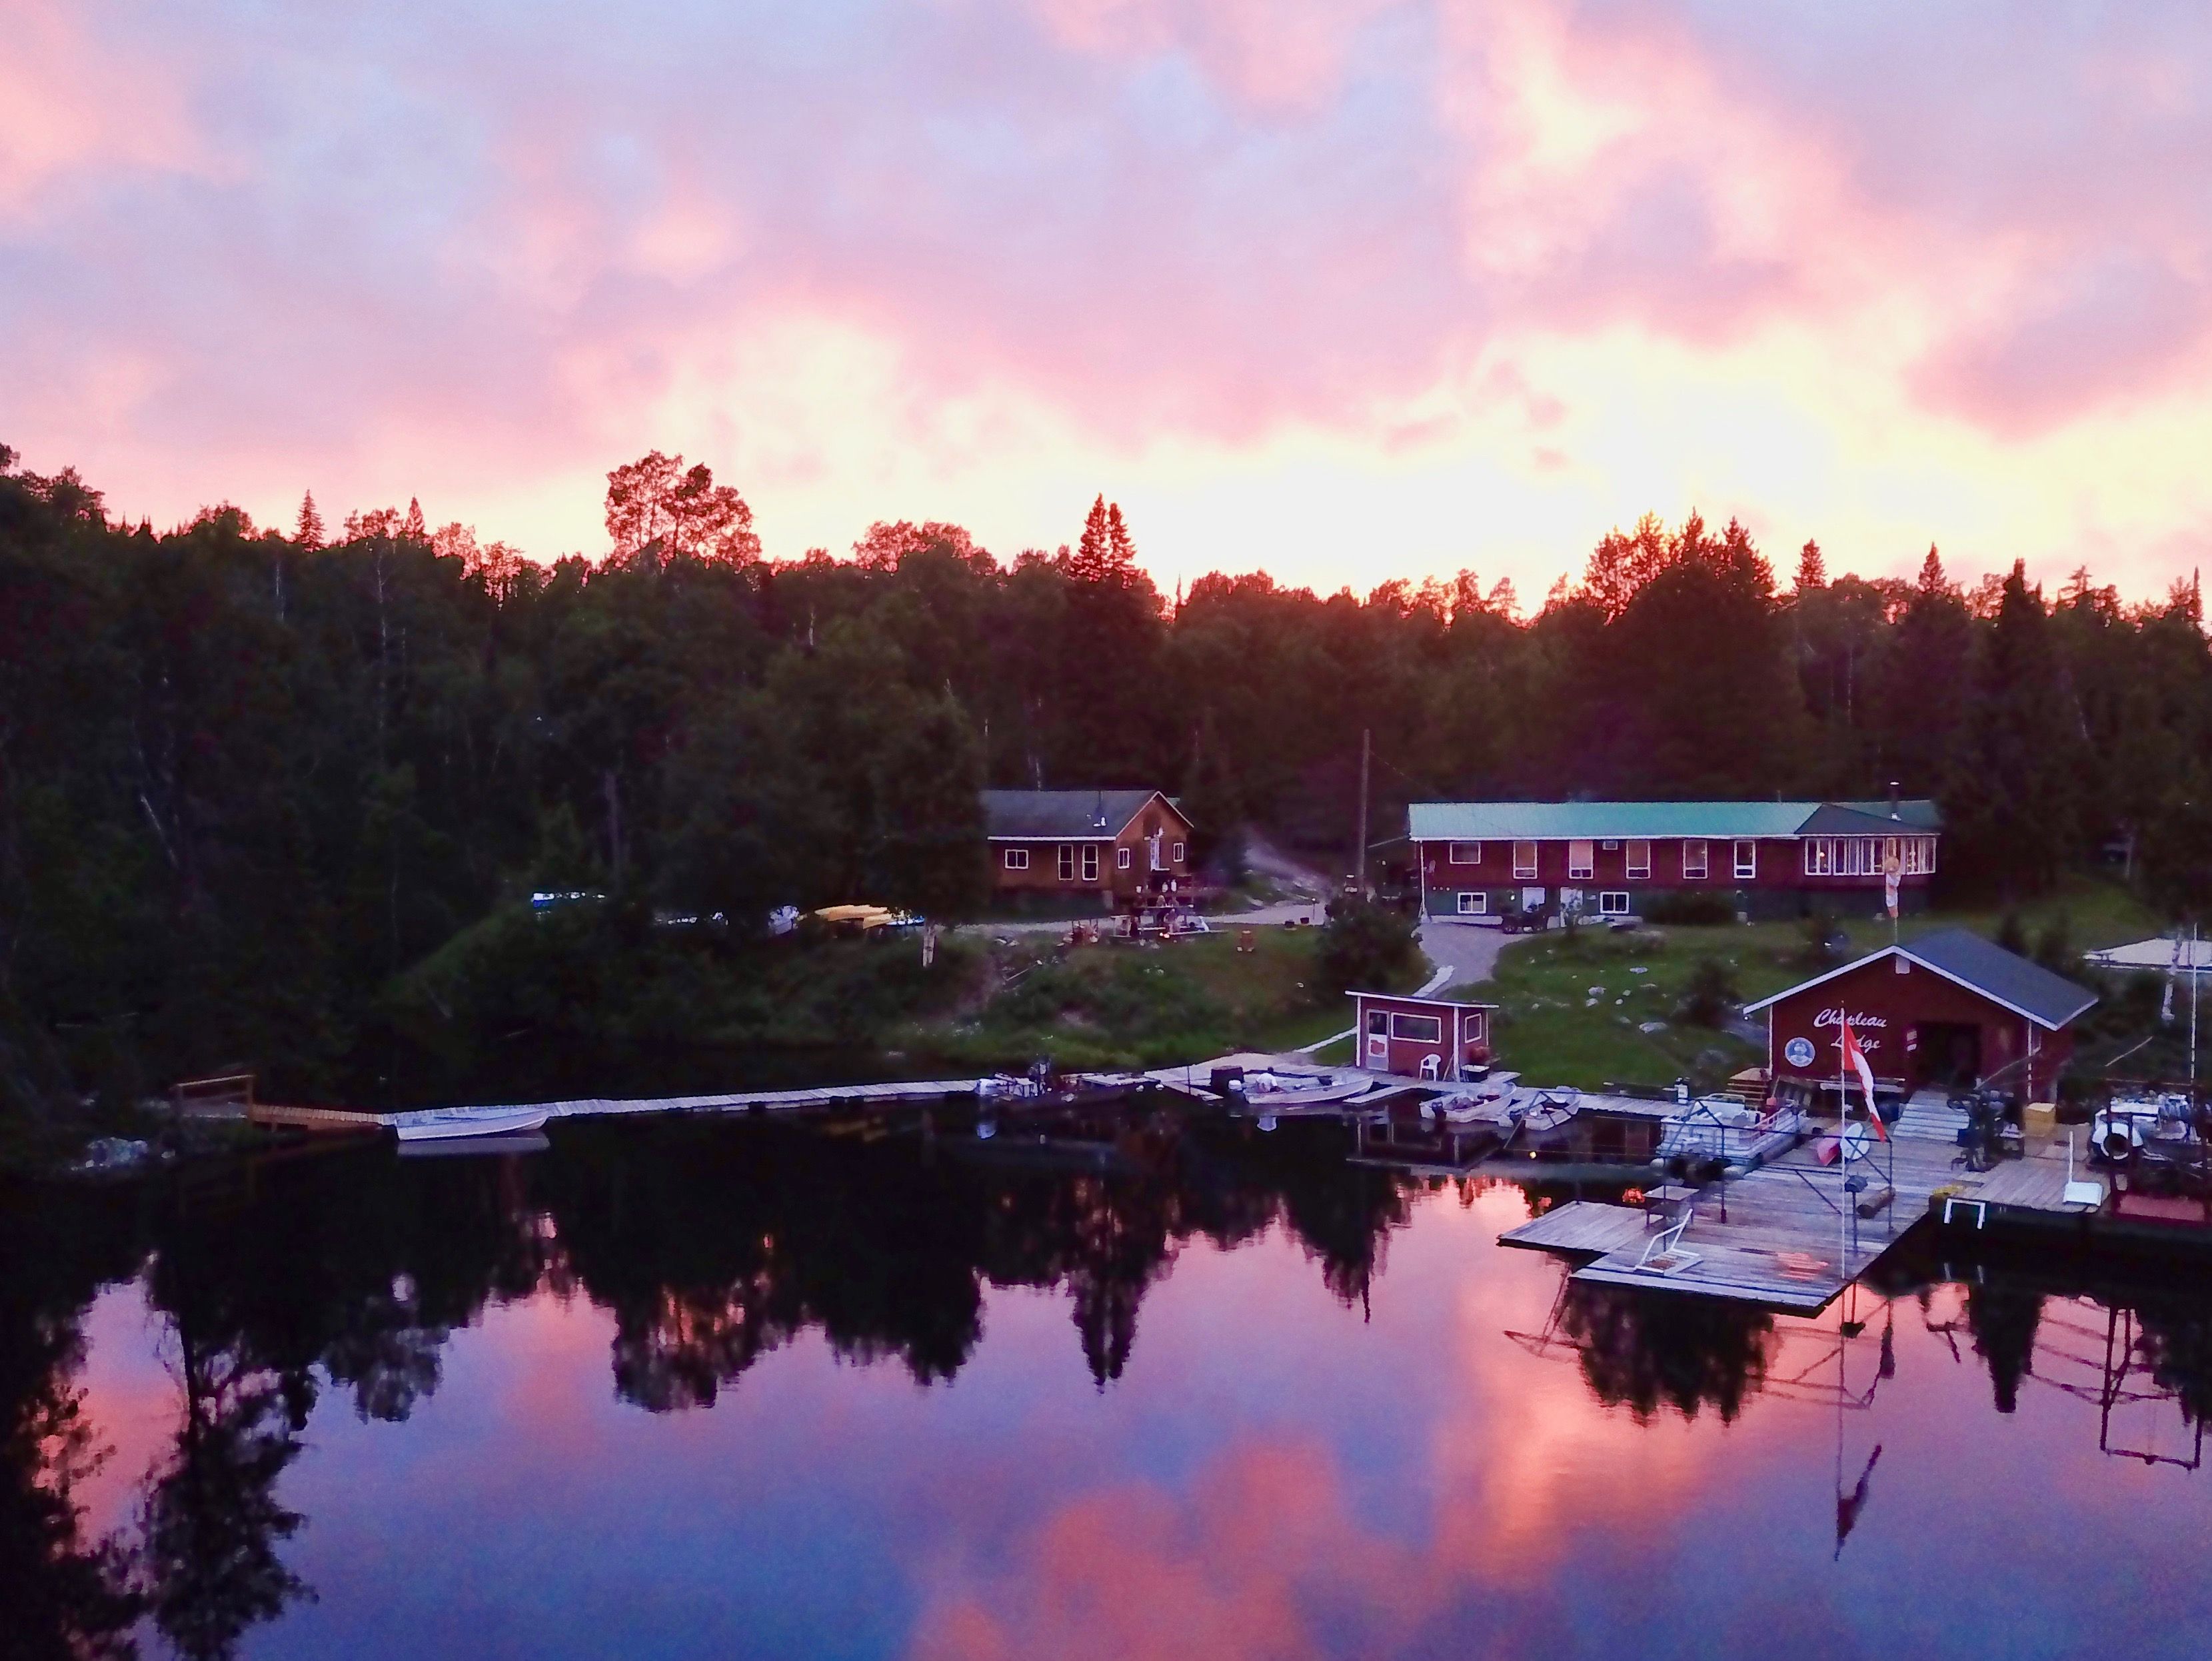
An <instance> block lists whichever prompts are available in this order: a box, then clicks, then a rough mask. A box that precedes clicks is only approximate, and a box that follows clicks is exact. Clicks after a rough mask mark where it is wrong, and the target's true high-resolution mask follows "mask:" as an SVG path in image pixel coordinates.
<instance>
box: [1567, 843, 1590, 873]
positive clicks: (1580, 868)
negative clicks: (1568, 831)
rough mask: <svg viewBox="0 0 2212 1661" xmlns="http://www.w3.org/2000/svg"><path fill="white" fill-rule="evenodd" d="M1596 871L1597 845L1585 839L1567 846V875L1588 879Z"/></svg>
mask: <svg viewBox="0 0 2212 1661" xmlns="http://www.w3.org/2000/svg"><path fill="white" fill-rule="evenodd" d="M1596 869H1597V844H1596V843H1593V842H1591V841H1590V840H1589V838H1587V837H1583V838H1581V839H1578V840H1577V841H1574V842H1570V843H1568V844H1567V874H1568V875H1569V876H1570V877H1588V876H1589V875H1591V874H1592V873H1595V871H1596Z"/></svg>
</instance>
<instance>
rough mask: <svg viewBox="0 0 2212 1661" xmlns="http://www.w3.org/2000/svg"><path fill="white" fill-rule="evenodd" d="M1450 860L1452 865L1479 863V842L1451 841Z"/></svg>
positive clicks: (1480, 851) (1480, 860)
mask: <svg viewBox="0 0 2212 1661" xmlns="http://www.w3.org/2000/svg"><path fill="white" fill-rule="evenodd" d="M1451 862H1452V863H1453V864H1454V865H1480V864H1481V863H1482V844H1481V843H1479V842H1455V843H1452V845H1451Z"/></svg>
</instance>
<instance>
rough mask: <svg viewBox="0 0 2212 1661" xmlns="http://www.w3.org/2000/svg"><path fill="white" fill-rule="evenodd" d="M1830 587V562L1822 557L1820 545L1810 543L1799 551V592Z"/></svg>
mask: <svg viewBox="0 0 2212 1661" xmlns="http://www.w3.org/2000/svg"><path fill="white" fill-rule="evenodd" d="M1827 586H1828V562H1827V561H1826V559H1825V558H1824V557H1822V556H1821V553H1820V544H1819V543H1817V542H1813V541H1809V540H1808V542H1807V543H1806V544H1805V545H1804V546H1803V547H1802V548H1800V549H1799V550H1798V551H1797V592H1798V593H1801V594H1802V593H1804V592H1805V591H1806V590H1807V589H1808V588H1825V587H1827Z"/></svg>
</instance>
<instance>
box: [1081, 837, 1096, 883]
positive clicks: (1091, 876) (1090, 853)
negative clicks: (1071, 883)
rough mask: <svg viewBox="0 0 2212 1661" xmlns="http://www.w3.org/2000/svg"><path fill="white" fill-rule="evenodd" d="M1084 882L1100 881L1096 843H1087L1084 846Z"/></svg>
mask: <svg viewBox="0 0 2212 1661" xmlns="http://www.w3.org/2000/svg"><path fill="white" fill-rule="evenodd" d="M1083 880H1084V881H1085V882H1097V880H1098V844H1097V843H1095V842H1092V843H1085V844H1084V845H1083Z"/></svg>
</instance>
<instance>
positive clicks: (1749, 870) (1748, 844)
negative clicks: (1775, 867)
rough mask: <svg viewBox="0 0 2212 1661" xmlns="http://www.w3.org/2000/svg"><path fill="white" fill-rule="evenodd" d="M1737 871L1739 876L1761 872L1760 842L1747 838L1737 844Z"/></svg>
mask: <svg viewBox="0 0 2212 1661" xmlns="http://www.w3.org/2000/svg"><path fill="white" fill-rule="evenodd" d="M1735 873H1736V875H1738V876H1739V877H1755V876H1757V875H1758V874H1759V844H1758V843H1755V842H1752V841H1749V840H1745V841H1742V842H1739V843H1736V845H1735Z"/></svg>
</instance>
